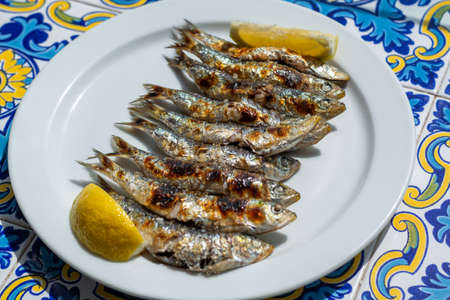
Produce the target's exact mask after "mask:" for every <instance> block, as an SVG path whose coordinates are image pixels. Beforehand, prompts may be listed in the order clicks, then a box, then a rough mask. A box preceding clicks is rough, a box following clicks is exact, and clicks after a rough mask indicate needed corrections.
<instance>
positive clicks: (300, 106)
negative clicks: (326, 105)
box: [291, 100, 316, 115]
mask: <svg viewBox="0 0 450 300" xmlns="http://www.w3.org/2000/svg"><path fill="white" fill-rule="evenodd" d="M291 102H292V103H293V104H294V106H295V110H296V111H297V112H298V113H299V114H300V115H314V114H315V113H316V105H315V104H314V103H312V102H310V101H303V100H297V101H295V100H292V101H291Z"/></svg>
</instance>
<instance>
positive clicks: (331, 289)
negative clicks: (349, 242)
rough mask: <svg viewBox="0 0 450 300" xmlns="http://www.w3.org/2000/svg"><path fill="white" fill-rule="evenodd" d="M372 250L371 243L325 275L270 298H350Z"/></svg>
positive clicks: (296, 299) (292, 299)
mask: <svg viewBox="0 0 450 300" xmlns="http://www.w3.org/2000/svg"><path fill="white" fill-rule="evenodd" d="M372 250H373V244H371V245H369V246H368V247H367V248H366V249H365V250H364V251H363V252H361V253H360V254H358V255H357V256H355V257H354V258H353V259H351V260H350V261H349V262H347V263H345V264H344V265H342V266H341V267H339V268H337V269H336V270H335V271H333V272H331V273H330V274H328V275H327V276H325V277H322V278H320V279H319V280H316V281H314V282H312V283H310V284H308V285H306V286H304V287H300V288H298V289H296V290H293V291H291V292H288V293H285V294H283V295H279V296H277V297H273V298H270V300H275V299H277V300H294V299H295V300H308V299H330V300H331V299H351V298H352V295H353V293H354V292H355V290H356V289H357V287H358V282H359V280H360V277H361V276H362V273H363V271H364V269H365V265H366V264H367V262H368V258H369V257H370V255H371V252H372ZM326 295H328V296H327V297H326ZM325 297H326V298H325Z"/></svg>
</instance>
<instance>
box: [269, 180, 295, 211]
mask: <svg viewBox="0 0 450 300" xmlns="http://www.w3.org/2000/svg"><path fill="white" fill-rule="evenodd" d="M268 187H269V194H270V199H271V200H272V201H274V202H276V203H279V204H281V205H282V206H283V207H287V206H289V205H291V204H294V203H295V202H297V201H298V200H300V193H299V192H297V191H296V190H294V189H293V188H290V187H288V186H287V185H285V184H282V183H279V182H275V181H268Z"/></svg>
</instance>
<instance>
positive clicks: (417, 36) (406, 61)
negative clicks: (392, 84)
mask: <svg viewBox="0 0 450 300" xmlns="http://www.w3.org/2000/svg"><path fill="white" fill-rule="evenodd" d="M285 1H287V2H292V3H295V4H298V5H301V6H305V7H309V8H311V9H313V10H315V11H317V12H320V13H322V14H324V15H327V16H329V17H331V18H333V19H334V20H336V21H337V22H339V23H341V24H344V25H346V26H347V28H349V29H351V30H354V29H356V30H357V31H358V32H359V34H360V35H361V38H362V39H363V40H364V41H365V42H367V43H368V44H370V45H372V46H373V47H372V49H373V50H375V51H376V52H377V53H379V54H380V55H382V57H383V58H384V59H385V60H386V62H387V63H388V64H389V65H390V67H391V68H392V70H393V71H394V72H395V73H396V75H397V77H398V79H399V80H400V81H401V82H402V84H406V85H409V86H412V87H414V88H417V89H421V90H424V91H432V92H436V91H437V88H438V86H439V83H440V81H441V79H442V77H443V75H444V72H445V67H446V63H447V62H448V48H449V47H448V45H449V41H446V40H445V39H446V38H448V36H449V32H448V29H447V28H446V27H445V26H439V25H440V22H441V20H442V18H443V16H444V15H445V12H446V11H448V10H449V6H448V1H429V0H418V1H383V0H378V1H377V2H376V3H377V4H376V6H375V8H374V7H373V6H370V7H369V8H368V3H371V5H373V3H374V1H333V2H327V1H324V0H317V1H316V0H285ZM399 3H402V4H403V6H401V5H400V4H399ZM401 7H403V10H404V11H409V10H410V9H412V10H411V12H412V13H413V15H414V17H413V19H407V17H406V16H405V15H407V13H403V10H402V9H401ZM417 15H418V16H420V18H418V17H417ZM444 20H446V19H445V18H444ZM445 22H447V21H445ZM433 38H435V41H436V42H433V43H432V42H431V41H432V40H433Z"/></svg>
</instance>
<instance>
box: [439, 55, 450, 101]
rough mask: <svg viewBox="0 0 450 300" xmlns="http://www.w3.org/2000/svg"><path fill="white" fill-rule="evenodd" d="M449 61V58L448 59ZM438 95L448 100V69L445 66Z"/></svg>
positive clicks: (449, 73)
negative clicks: (445, 69) (445, 70)
mask: <svg viewBox="0 0 450 300" xmlns="http://www.w3.org/2000/svg"><path fill="white" fill-rule="evenodd" d="M449 59H450V58H449ZM438 95H440V96H445V97H448V98H450V67H448V66H447V72H446V73H445V76H444V77H443V79H442V82H441V86H440V88H439V91H438Z"/></svg>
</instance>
